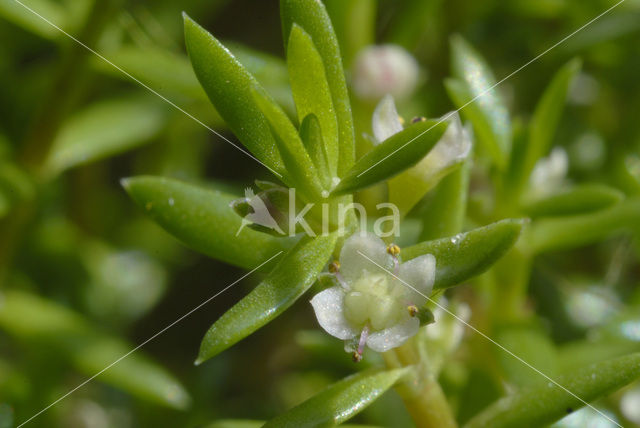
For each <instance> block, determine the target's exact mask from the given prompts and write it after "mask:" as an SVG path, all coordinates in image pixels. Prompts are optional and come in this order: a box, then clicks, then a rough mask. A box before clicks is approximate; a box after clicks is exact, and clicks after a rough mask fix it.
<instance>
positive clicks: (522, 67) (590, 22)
mask: <svg viewBox="0 0 640 428" xmlns="http://www.w3.org/2000/svg"><path fill="white" fill-rule="evenodd" d="M624 1H625V0H620V1H619V2H618V3H616V4H614V5H613V6H611V7H610V8H608V9H607V10H605V11H604V12H602V13H601V14H599V15H598V16H596V17H595V18H593V19H591V20H590V21H589V22H587V23H586V24H584V25H582V26H581V27H580V28H578V29H577V30H574V31H573V32H572V33H571V34H569V35H567V36H565V37H564V38H562V40H560V41H558V42H556V43H555V44H554V45H553V46H551V47H550V48H547V49H546V50H545V51H544V52H542V53H541V54H539V55H537V56H536V57H535V58H533V59H531V60H529V61H527V62H526V63H525V64H523V65H521V66H520V67H518V68H517V69H516V70H515V71H513V72H511V73H510V74H508V75H507V76H506V77H503V78H502V79H501V80H500V81H499V82H497V83H494V84H493V85H492V86H491V87H489V88H487V89H485V90H484V91H482V92H481V93H479V94H478V95H476V96H475V97H473V98H472V99H471V100H469V101H467V102H466V103H464V104H463V105H462V106H461V107H460V108H459V109H457V110H454V111H452V112H449V113H448V114H446V115H445V116H443V117H442V118H441V119H440V120H439V121H438V122H436V123H435V124H434V125H433V126H430V127H429V128H427V129H426V130H424V131H422V132H421V133H420V134H418V135H416V136H415V137H413V138H412V139H410V140H409V141H407V142H406V143H404V144H403V145H402V146H400V147H398V148H397V149H395V150H394V151H393V152H391V153H389V154H388V155H386V156H385V157H383V158H382V159H380V160H379V161H378V162H376V163H374V164H373V165H371V166H370V167H369V168H367V169H365V170H364V171H362V172H361V173H360V174H358V177H360V176H362V175H363V174H365V173H366V172H367V171H369V170H370V169H372V168H373V167H375V166H376V165H378V164H380V163H382V162H384V161H385V160H386V159H388V158H390V157H391V156H393V155H394V154H395V153H397V152H398V151H400V150H402V149H404V148H405V147H406V146H408V145H409V144H411V143H412V142H413V141H415V140H416V139H418V138H420V137H422V136H423V135H424V134H426V133H427V132H429V131H430V130H432V129H433V128H435V127H436V126H438V125H440V124H441V123H442V122H445V121H447V120H448V119H449V118H450V117H451V116H453V115H454V114H456V113H458V112H459V111H460V110H462V109H464V108H465V107H467V106H468V105H469V104H472V103H473V102H475V101H476V100H477V99H478V98H480V97H482V96H484V95H486V94H487V93H489V92H490V91H491V90H493V89H495V88H496V87H497V86H498V85H500V84H502V83H504V82H505V81H506V80H508V79H510V78H511V77H513V76H514V75H516V74H517V73H519V72H520V71H522V70H523V69H525V68H526V67H528V66H529V65H531V64H532V63H534V62H536V61H537V60H539V59H540V58H542V57H543V56H544V55H546V54H548V53H549V52H550V51H552V50H553V49H555V48H557V47H558V46H560V45H561V44H563V43H564V42H566V41H567V40H569V39H570V38H571V37H573V36H575V35H576V34H578V33H579V32H580V31H582V30H584V29H585V28H587V27H588V26H589V25H591V24H593V23H594V22H596V21H597V20H598V19H600V18H602V17H603V16H604V15H606V14H607V13H609V12H611V11H612V10H613V9H615V8H616V7H618V6H619V5H621V4H622V3H624Z"/></svg>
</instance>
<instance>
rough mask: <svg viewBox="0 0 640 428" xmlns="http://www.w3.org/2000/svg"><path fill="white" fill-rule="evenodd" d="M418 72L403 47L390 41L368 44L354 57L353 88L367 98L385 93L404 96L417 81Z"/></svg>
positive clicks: (375, 97) (361, 96)
mask: <svg viewBox="0 0 640 428" xmlns="http://www.w3.org/2000/svg"><path fill="white" fill-rule="evenodd" d="M419 75H420V68H419V66H418V63H417V61H416V60H415V58H413V56H411V54H410V53H409V52H407V51H406V50H405V49H404V48H402V47H400V46H397V45H391V44H387V45H381V46H369V47H366V48H364V49H362V50H361V51H360V52H359V53H358V55H357V56H356V59H355V61H354V67H353V76H352V77H353V79H352V84H353V90H354V92H355V93H356V95H358V96H359V97H360V98H363V99H367V100H377V99H380V97H382V96H384V95H386V94H391V95H393V96H394V97H396V98H399V99H400V98H407V97H408V96H410V95H411V94H412V93H413V91H414V90H415V88H416V86H417V85H418V78H419Z"/></svg>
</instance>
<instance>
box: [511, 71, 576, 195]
mask: <svg viewBox="0 0 640 428" xmlns="http://www.w3.org/2000/svg"><path fill="white" fill-rule="evenodd" d="M581 66H582V62H581V61H580V60H579V59H573V60H571V61H569V62H568V63H567V64H565V65H564V66H563V67H562V68H561V69H560V70H559V71H558V72H557V73H556V75H555V76H554V77H553V80H552V81H551V83H550V84H549V86H548V87H547V89H546V90H545V91H544V93H543V94H542V97H541V98H540V101H538V105H537V106H536V108H535V110H534V112H533V117H532V118H531V123H530V124H529V143H528V144H527V145H526V149H525V153H524V159H523V164H522V165H518V166H517V167H518V171H519V174H520V177H519V180H520V182H521V183H522V182H526V179H527V178H528V177H529V174H530V173H531V171H532V170H533V167H534V166H535V164H536V162H537V161H538V159H540V158H541V157H542V156H545V155H546V154H547V152H548V151H549V148H550V147H551V143H552V142H553V136H554V135H555V132H556V129H557V128H558V124H559V123H560V117H561V116H562V111H563V110H564V104H565V99H566V97H567V92H568V91H569V85H571V81H572V80H573V78H574V76H575V75H576V74H578V72H579V71H580V68H581ZM514 166H515V165H514Z"/></svg>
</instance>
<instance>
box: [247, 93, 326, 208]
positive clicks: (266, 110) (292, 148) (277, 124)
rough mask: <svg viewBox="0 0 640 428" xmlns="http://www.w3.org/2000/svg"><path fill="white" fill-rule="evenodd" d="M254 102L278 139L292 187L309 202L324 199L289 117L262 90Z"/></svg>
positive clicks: (254, 96) (254, 95) (307, 156)
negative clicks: (300, 192) (298, 190)
mask: <svg viewBox="0 0 640 428" xmlns="http://www.w3.org/2000/svg"><path fill="white" fill-rule="evenodd" d="M251 94H252V96H253V99H254V101H255V103H256V105H257V106H258V108H259V109H260V111H261V112H262V114H264V117H265V118H266V119H267V122H269V128H270V129H271V133H272V135H273V137H274V140H275V142H276V145H277V146H278V151H279V152H280V156H281V158H282V161H283V162H284V167H285V168H286V170H287V177H289V178H288V179H286V180H285V182H286V183H287V184H288V185H289V187H297V188H299V189H300V190H301V191H302V193H303V195H304V196H306V197H307V198H306V199H307V200H310V201H314V200H318V199H319V198H320V194H321V192H322V187H321V185H320V179H319V178H318V174H317V173H316V168H315V166H314V165H313V162H312V161H311V157H309V153H307V150H306V148H305V147H304V144H302V140H301V139H300V135H298V131H296V129H295V127H294V126H293V124H292V123H291V121H290V120H289V118H288V117H287V115H286V113H285V112H284V111H283V110H282V109H281V108H280V107H279V106H278V105H277V104H276V103H275V102H274V101H273V100H272V99H271V97H269V95H268V94H267V93H266V92H265V91H264V90H263V89H260V88H255V90H254V91H252V93H251Z"/></svg>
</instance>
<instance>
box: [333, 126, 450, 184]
mask: <svg viewBox="0 0 640 428" xmlns="http://www.w3.org/2000/svg"><path fill="white" fill-rule="evenodd" d="M447 125H448V124H447V123H446V122H440V123H439V122H438V121H436V120H426V121H424V122H418V123H415V124H413V125H411V126H409V127H408V128H406V129H404V130H402V131H400V132H398V133H397V134H394V135H392V136H391V137H389V138H387V139H386V140H385V141H383V142H382V143H381V144H379V145H377V146H375V147H374V148H373V149H371V151H370V152H368V153H367V154H365V155H364V156H362V157H361V158H360V159H358V161H357V162H356V164H355V165H354V166H353V168H351V169H350V170H349V172H347V174H346V175H345V176H344V177H343V178H342V180H341V181H340V184H338V186H337V187H336V188H335V189H334V190H333V194H334V195H344V194H347V193H352V192H355V191H356V190H360V189H364V188H365V187H368V186H371V185H374V184H376V183H378V182H380V181H382V180H386V179H387V178H389V177H393V176H394V175H397V174H399V173H401V172H402V171H404V170H406V169H407V168H409V167H411V166H413V165H415V164H416V163H418V162H419V161H420V159H422V158H423V157H425V156H426V155H427V153H429V151H430V150H431V149H432V148H433V146H435V145H436V143H437V142H438V140H440V137H442V135H443V134H444V131H445V130H446V129H447Z"/></svg>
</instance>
